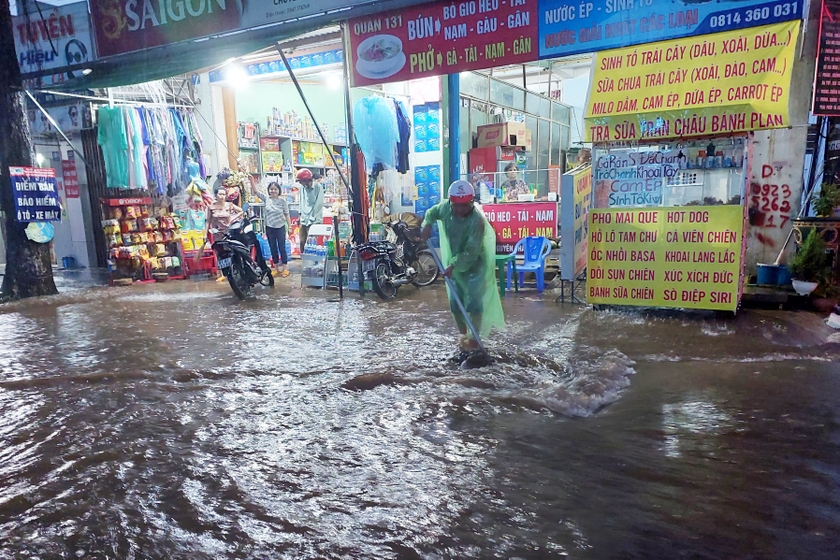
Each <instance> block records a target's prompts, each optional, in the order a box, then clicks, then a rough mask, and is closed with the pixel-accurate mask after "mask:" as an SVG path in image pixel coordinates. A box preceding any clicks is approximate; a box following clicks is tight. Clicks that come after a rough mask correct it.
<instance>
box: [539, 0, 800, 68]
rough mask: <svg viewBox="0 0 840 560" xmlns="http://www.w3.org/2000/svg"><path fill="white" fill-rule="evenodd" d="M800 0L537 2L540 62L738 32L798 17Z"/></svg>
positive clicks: (562, 0)
mask: <svg viewBox="0 0 840 560" xmlns="http://www.w3.org/2000/svg"><path fill="white" fill-rule="evenodd" d="M802 4H803V2H802V0H775V1H767V0H740V1H738V2H737V3H735V2H733V3H726V2H708V3H700V2H690V1H688V0H685V1H683V2H654V1H653V0H635V1H634V0H583V1H581V0H542V1H541V2H540V4H539V22H540V23H539V29H540V48H539V51H540V58H552V57H558V56H568V55H570V54H578V53H590V52H594V51H602V50H606V49H615V48H620V47H626V46H630V45H640V44H643V43H653V42H656V41H664V40H667V39H679V38H682V37H692V36H697V35H707V34H709V33H720V32H722V31H731V30H733V29H744V28H748V27H756V26H759V25H767V24H770V23H778V22H782V21H790V20H797V19H801V18H802Z"/></svg>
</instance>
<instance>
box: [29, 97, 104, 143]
mask: <svg viewBox="0 0 840 560" xmlns="http://www.w3.org/2000/svg"><path fill="white" fill-rule="evenodd" d="M45 109H46V111H47V113H49V115H50V116H51V117H52V118H53V120H54V121H55V122H56V124H57V125H58V126H59V128H61V130H62V132H64V133H65V134H67V133H69V132H78V131H80V130H82V129H83V128H91V127H92V126H93V123H92V121H91V114H90V103H72V104H70V105H59V106H57V107H45ZM26 114H27V118H28V119H29V130H30V131H31V132H32V134H35V135H41V134H54V133H57V132H58V131H57V130H56V129H55V127H54V126H53V125H52V123H51V122H50V120H49V119H48V118H47V116H46V115H45V114H44V113H43V111H41V110H40V109H37V108H31V109H27V111H26Z"/></svg>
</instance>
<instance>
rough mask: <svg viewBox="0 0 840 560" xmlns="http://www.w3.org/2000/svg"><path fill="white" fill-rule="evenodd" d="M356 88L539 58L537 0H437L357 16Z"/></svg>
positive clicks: (353, 31) (353, 46) (353, 25)
mask: <svg viewBox="0 0 840 560" xmlns="http://www.w3.org/2000/svg"><path fill="white" fill-rule="evenodd" d="M348 31H349V33H348V35H349V38H350V39H349V41H350V48H349V55H348V60H349V62H350V65H351V67H352V73H351V80H352V85H353V86H355V87H358V86H366V85H371V84H381V83H385V82H400V81H404V80H414V79H417V78H423V77H426V76H440V75H443V74H455V73H458V72H463V71H466V70H479V69H482V68H492V67H495V66H506V65H509V64H521V63H523V62H532V61H534V60H536V59H537V49H538V46H537V36H538V33H537V0H466V1H462V2H434V3H432V4H424V5H422V6H418V7H414V8H408V9H405V10H393V11H390V12H384V13H381V14H376V15H371V16H366V17H362V18H356V19H351V20H350V21H349V23H348Z"/></svg>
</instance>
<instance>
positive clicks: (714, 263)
mask: <svg viewBox="0 0 840 560" xmlns="http://www.w3.org/2000/svg"><path fill="white" fill-rule="evenodd" d="M799 27H800V23H799V22H798V21H792V22H785V23H778V24H773V25H770V26H763V27H756V28H751V29H748V30H743V31H741V30H739V31H731V32H727V33H718V34H713V35H707V36H704V37H702V38H686V39H678V40H671V41H663V42H659V43H652V44H650V45H646V46H645V47H644V48H642V49H639V50H637V49H619V50H613V51H604V52H601V53H598V57H597V59H596V66H595V70H594V73H593V77H592V81H593V84H594V87H595V88H597V92H598V94H599V95H597V96H590V101H589V104H588V106H587V114H586V121H585V122H586V126H587V131H586V132H587V135H588V137H589V139H590V140H592V141H593V142H594V144H595V149H594V150H593V157H592V161H593V167H592V169H593V171H592V174H593V176H592V178H593V199H592V209H591V210H590V212H589V246H588V252H589V255H588V261H589V262H588V268H589V274H588V279H589V280H588V284H587V299H588V301H589V302H590V303H595V304H612V305H641V306H651V307H680V308H699V309H714V310H726V311H735V310H736V309H737V307H738V304H739V301H740V297H741V294H742V289H743V285H744V280H745V278H744V274H743V271H744V266H743V265H744V255H745V252H746V236H745V234H744V232H745V224H746V223H748V219H749V210H750V209H751V208H752V207H756V206H757V207H761V204H762V203H761V196H762V193H761V192H760V191H759V192H754V189H753V188H752V186H751V185H750V184H749V182H748V179H747V178H748V177H750V175H751V170H752V166H753V162H752V153H753V140H752V136H753V133H754V132H755V131H757V130H762V129H772V128H783V127H787V126H788V125H789V122H790V120H789V119H790V117H789V97H788V95H789V91H790V82H791V74H790V72H789V71H787V70H786V69H790V68H792V65H793V60H794V53H795V50H796V45H797V38H798V35H799ZM666 85H667V87H668V91H663V89H662V88H663V86H666ZM636 115H638V117H637V116H636ZM788 194H790V193H788ZM769 195H770V193H769V192H767V193H765V194H764V196H767V197H768V202H766V203H765V204H764V205H765V206H766V207H767V210H768V211H773V212H778V213H779V216H780V217H779V219H781V220H786V219H787V217H788V214H789V213H790V211H791V208H790V206H789V205H788V206H786V207H785V206H778V207H776V208H771V205H770V203H769ZM781 225H784V224H781Z"/></svg>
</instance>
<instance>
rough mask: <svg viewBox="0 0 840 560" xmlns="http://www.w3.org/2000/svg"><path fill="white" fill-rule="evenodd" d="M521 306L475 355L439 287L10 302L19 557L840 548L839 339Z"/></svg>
mask: <svg viewBox="0 0 840 560" xmlns="http://www.w3.org/2000/svg"><path fill="white" fill-rule="evenodd" d="M330 295H332V294H330ZM505 310H506V313H507V317H508V330H507V332H505V333H504V334H502V335H500V336H494V337H491V338H490V339H488V340H487V345H488V349H489V350H490V352H491V353H492V354H494V356H496V358H497V362H496V363H495V364H494V365H493V366H492V367H490V368H485V369H481V370H470V371H460V370H457V369H455V368H453V367H452V366H451V365H450V364H448V363H447V362H446V358H447V357H449V356H450V355H451V354H452V351H453V349H454V342H455V337H454V336H453V332H452V329H453V327H452V323H451V320H450V318H449V316H448V312H447V305H446V302H445V301H444V299H443V292H442V289H441V288H439V287H438V288H435V289H427V290H424V291H422V292H420V291H416V290H413V289H411V288H408V289H403V290H401V294H400V299H398V300H397V301H395V302H391V303H383V302H381V301H378V300H375V299H373V298H368V299H366V300H365V301H359V300H358V298H357V297H356V296H354V295H351V296H349V297H348V299H346V300H345V301H343V302H340V303H337V302H331V301H328V299H327V296H325V295H322V294H320V293H318V292H314V291H306V292H303V291H300V290H290V289H289V284H288V283H285V284H283V285H281V286H279V287H278V289H277V290H276V291H275V292H273V293H269V292H267V291H261V292H260V295H259V297H258V299H257V300H256V301H253V302H246V303H240V302H238V301H236V300H235V299H234V298H233V296H232V294H231V293H230V291H229V289H228V288H227V286H225V285H218V284H213V283H201V284H198V283H192V282H180V283H169V284H166V285H157V286H138V287H132V288H124V289H85V290H79V291H74V292H70V293H65V294H62V295H59V296H56V297H54V298H47V299H43V300H37V301H26V302H19V303H13V304H9V305H6V306H3V307H0V558H83V557H84V558H137V559H140V558H189V559H193V558H195V559H211V558H213V559H215V558H290V559H292V558H294V559H297V558H432V559H437V558H579V559H612V558H615V559H623V558H639V559H657V558H663V559H672V558H709V559H717V558H809V559H820V558H826V559H828V558H831V559H835V558H837V554H838V553H837V551H838V550H840V426H838V412H840V367H839V366H838V363H837V361H835V360H836V358H837V347H836V345H830V344H828V345H826V344H822V341H821V340H820V339H819V337H816V336H814V335H813V334H812V333H811V332H810V331H809V330H808V329H803V328H801V327H799V326H797V324H798V323H797V322H796V321H790V320H789V317H788V316H785V315H779V314H769V313H757V312H748V313H743V314H741V315H739V316H738V317H737V318H736V319H734V320H722V319H716V318H714V317H711V316H692V315H682V314H669V313H659V314H654V315H642V314H639V313H619V312H595V311H593V310H591V309H587V308H584V307H581V306H569V305H566V306H562V305H557V304H554V303H553V298H549V297H546V298H545V299H541V298H539V297H537V296H535V295H531V294H530V293H528V292H522V293H521V294H520V295H519V296H516V295H511V296H509V297H508V298H507V299H506V301H505Z"/></svg>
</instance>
